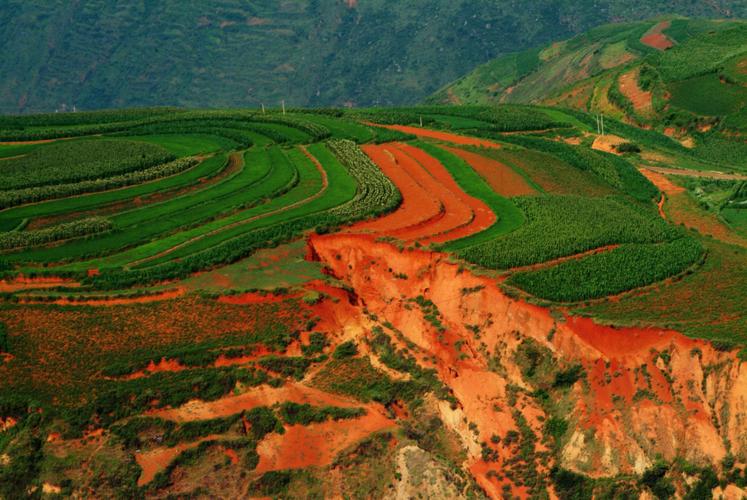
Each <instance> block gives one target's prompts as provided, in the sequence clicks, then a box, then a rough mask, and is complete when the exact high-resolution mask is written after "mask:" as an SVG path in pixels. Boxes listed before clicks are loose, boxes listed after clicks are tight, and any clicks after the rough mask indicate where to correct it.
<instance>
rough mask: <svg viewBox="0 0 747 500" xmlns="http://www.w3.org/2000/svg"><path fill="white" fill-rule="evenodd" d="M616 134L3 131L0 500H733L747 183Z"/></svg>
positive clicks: (373, 118) (736, 492)
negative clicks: (606, 146)
mask: <svg viewBox="0 0 747 500" xmlns="http://www.w3.org/2000/svg"><path fill="white" fill-rule="evenodd" d="M609 127H610V129H611V130H612V131H613V132H614V134H616V136H617V137H619V139H620V141H622V142H620V143H618V144H617V146H618V147H617V148H616V149H615V148H613V149H612V150H613V152H614V153H616V154H612V153H610V152H607V151H600V150H599V143H600V138H602V136H601V135H599V134H597V132H596V130H595V127H594V120H593V118H592V116H591V115H588V114H586V113H583V112H576V111H571V110H560V109H557V108H549V107H540V106H526V105H501V106H428V107H425V106H420V107H400V108H378V109H354V110H342V109H323V110H319V109H294V110H292V111H289V112H287V113H283V112H282V111H280V110H276V109H275V110H267V112H264V113H263V112H261V111H258V110H241V109H225V110H199V109H195V110H185V109H173V108H137V109H125V110H109V111H99V112H91V113H86V112H78V113H50V114H42V115H22V116H0V169H2V172H3V179H4V180H5V181H6V182H5V183H4V184H3V186H2V188H0V498H2V499H15V498H24V497H27V496H31V497H34V498H36V497H41V498H47V497H49V498H58V497H63V498H67V497H71V498H175V497H179V498H186V497H188V498H208V497H209V498H267V497H273V498H391V497H395V496H396V497H398V498H414V497H418V496H421V497H424V498H478V499H481V498H495V499H498V498H505V497H506V496H509V495H510V496H511V497H512V498H514V497H518V498H522V499H525V498H549V497H551V496H552V495H556V496H557V498H560V499H563V500H565V499H569V500H570V499H577V500H582V499H583V500H592V499H594V498H623V497H633V498H638V497H643V498H653V497H657V498H670V497H676V498H692V499H701V498H721V497H722V495H723V497H724V498H741V497H744V495H746V494H747V472H745V470H746V468H745V464H746V463H747V348H746V346H747V315H745V304H746V303H747V218H745V214H747V205H745V203H744V201H745V198H747V189H745V186H746V185H747V174H745V173H744V172H743V173H733V174H725V173H723V172H721V173H714V172H713V170H716V169H720V170H723V169H724V167H725V165H726V164H725V163H723V159H722V158H719V157H714V156H713V155H712V152H711V151H710V150H708V149H707V148H702V147H701V146H700V145H698V144H696V145H694V147H693V148H692V149H690V148H686V147H684V146H682V145H681V144H680V143H679V142H677V141H676V140H673V139H672V138H669V137H667V136H665V135H663V134H660V133H658V132H656V131H653V130H642V129H640V128H637V127H632V126H629V125H625V124H623V123H621V122H618V121H615V120H613V119H610V122H609ZM603 139H604V138H602V140H603ZM622 144H626V145H627V147H622V146H621V145H622ZM632 145H635V148H633V147H631V146H632ZM684 166H687V167H689V168H687V169H684V168H682V167H684ZM674 167H678V168H679V169H678V170H673V168H674Z"/></svg>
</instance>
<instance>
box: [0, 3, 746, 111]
mask: <svg viewBox="0 0 747 500" xmlns="http://www.w3.org/2000/svg"><path fill="white" fill-rule="evenodd" d="M664 13H675V14H682V15H693V16H705V17H724V16H726V17H729V16H747V7H745V6H744V5H743V4H741V3H735V2H730V1H728V0H716V1H712V2H691V1H687V0H674V1H669V2H666V4H663V3H660V2H646V1H642V0H625V1H619V0H601V1H592V0H584V1H580V2H560V3H559V2H556V1H550V0H541V1H535V2H531V3H525V4H523V5H522V7H521V9H516V8H515V2H509V1H507V0H485V1H481V2H474V1H469V0H456V1H453V2H442V1H439V0H425V1H420V2H415V3H413V2H409V3H406V2H389V1H385V0H364V1H360V2H357V1H343V0H313V1H311V0H309V1H303V0H291V1H283V2H277V1H274V0H252V1H247V0H220V1H215V2H211V5H210V7H209V8H208V7H205V4H204V3H202V2H179V1H174V0H170V1H165V2H158V3H154V2H125V3H122V2H115V1H114V0H84V1H80V2H66V1H62V0H56V1H54V2H50V1H40V0H35V1H19V0H3V1H2V2H0V48H2V52H3V58H2V60H0V75H2V78H0V111H1V112H5V113H16V112H47V111H54V110H57V109H72V108H73V106H75V109H78V110H86V109H88V110H90V109H100V108H110V107H129V106H148V105H180V106H188V107H257V106H259V104H260V103H263V102H264V103H266V104H272V105H273V106H276V105H278V104H279V101H280V100H281V99H285V100H286V102H287V103H288V104H289V105H294V106H329V105H335V106H342V105H345V104H352V105H358V106H362V105H388V104H404V103H414V102H418V101H420V100H421V99H423V98H424V97H426V96H427V95H429V94H430V93H432V92H433V91H435V90H436V89H438V88H439V87H441V86H442V85H444V84H446V83H447V82H449V81H451V80H453V79H455V78H457V77H458V76H459V75H462V74H465V73H466V72H468V71H470V70H471V69H472V68H474V67H475V66H476V65H478V64H480V63H484V62H485V61H488V60H490V59H491V58H493V57H496V56H498V55H500V54H504V53H506V52H509V51H516V50H521V49H524V48H528V47H533V46H537V45H541V44H546V43H549V42H551V41H553V40H557V39H562V38H567V37H569V36H572V35H574V34H576V33H580V32H583V31H585V30H587V29H589V28H591V27H593V26H596V25H599V24H600V23H605V22H611V21H621V20H636V19H643V18H647V17H650V16H654V15H658V14H664ZM383 27H386V28H385V29H382V28H383Z"/></svg>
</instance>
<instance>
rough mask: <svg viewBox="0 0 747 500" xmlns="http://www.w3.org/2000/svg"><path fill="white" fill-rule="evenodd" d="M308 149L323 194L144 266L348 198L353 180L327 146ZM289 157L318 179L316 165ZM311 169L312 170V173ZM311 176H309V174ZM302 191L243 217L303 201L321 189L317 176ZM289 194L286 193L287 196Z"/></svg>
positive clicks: (353, 190)
mask: <svg viewBox="0 0 747 500" xmlns="http://www.w3.org/2000/svg"><path fill="white" fill-rule="evenodd" d="M308 150H309V152H310V153H311V154H312V155H314V157H315V158H316V159H317V160H318V161H319V162H320V163H321V164H322V165H323V166H324V170H325V171H326V172H327V179H328V182H329V185H328V187H327V189H326V190H325V191H324V194H323V195H322V196H320V197H319V198H316V199H314V200H311V201H309V202H308V203H303V204H300V205H298V206H295V207H294V208H291V209H290V210H286V211H282V212H279V211H273V212H272V213H270V214H268V215H267V216H265V217H261V218H258V219H256V220H254V221H252V222H251V223H249V224H242V225H238V226H235V227H232V228H230V229H228V230H226V231H221V232H219V233H217V234H214V235H210V236H207V237H204V238H201V239H199V240H197V241H196V242H194V243H192V244H190V245H187V246H185V247H182V248H180V249H179V250H177V251H176V252H173V253H171V254H169V255H165V256H163V257H161V258H159V259H155V260H153V261H150V262H148V265H153V264H158V263H162V262H165V261H168V260H171V259H174V258H179V257H184V256H187V255H190V254H193V253H197V252H200V251H202V250H207V249H209V248H212V247H214V246H216V245H218V244H220V243H223V242H225V241H228V240H230V239H232V238H236V237H238V236H241V235H242V234H245V233H247V232H249V231H253V230H256V229H260V228H266V227H270V226H272V225H276V224H281V223H283V222H288V221H292V220H295V219H299V218H302V217H305V216H308V215H312V214H316V213H320V212H323V211H325V210H329V209H331V208H334V207H336V206H339V205H342V204H343V203H345V202H347V201H349V200H351V199H352V198H353V197H354V196H355V193H356V191H357V185H356V182H355V180H354V179H353V178H352V177H351V176H350V174H349V173H348V171H347V169H346V168H345V167H343V166H342V165H341V164H340V162H339V161H338V160H337V158H336V157H335V156H334V155H333V154H332V153H331V152H330V151H329V150H328V149H327V147H326V146H324V145H323V144H313V145H311V146H309V147H308ZM289 156H290V157H291V159H292V160H293V162H294V164H296V165H298V167H299V169H300V168H305V169H306V173H307V177H306V179H315V178H319V175H318V173H315V172H316V168H315V167H314V166H313V164H312V163H311V162H310V160H309V159H308V158H306V157H305V156H304V155H303V154H302V153H301V152H300V151H298V150H293V151H291V152H289ZM311 169H314V170H313V172H312V170H311ZM312 176H313V177H312ZM304 187H305V189H304V190H303V191H296V192H294V193H293V196H292V197H291V196H286V197H282V196H281V197H278V198H276V199H274V200H272V201H271V202H270V203H269V204H268V206H266V207H262V210H261V212H260V211H259V210H258V211H257V212H260V213H250V214H243V218H245V219H246V218H249V216H255V215H260V214H261V213H267V212H268V209H269V210H270V211H272V210H274V209H275V208H280V207H283V206H287V205H288V204H290V203H294V202H298V201H303V200H304V199H306V198H308V197H309V196H311V195H312V194H313V193H316V192H318V190H319V189H320V188H321V179H320V178H319V180H318V184H316V182H315V181H309V182H307V183H305V185H304ZM290 194H291V193H288V195H290ZM273 204H274V205H273Z"/></svg>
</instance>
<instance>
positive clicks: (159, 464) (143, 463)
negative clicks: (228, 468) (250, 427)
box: [135, 436, 217, 486]
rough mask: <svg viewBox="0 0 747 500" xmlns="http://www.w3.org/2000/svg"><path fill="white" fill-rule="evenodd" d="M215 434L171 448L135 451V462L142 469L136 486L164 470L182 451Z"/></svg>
mask: <svg viewBox="0 0 747 500" xmlns="http://www.w3.org/2000/svg"><path fill="white" fill-rule="evenodd" d="M216 437H217V436H207V437H204V438H201V439H199V440H197V441H194V442H192V443H180V444H177V445H176V446H174V447H173V448H166V447H163V448H155V449H153V450H148V451H146V452H143V453H135V462H137V464H138V465H139V466H140V468H141V469H143V472H142V473H141V474H140V477H139V478H138V480H137V484H138V486H143V485H146V484H148V483H149V482H151V481H152V480H153V478H154V477H156V474H158V473H159V472H161V471H162V470H164V469H165V468H166V467H168V465H169V464H170V463H171V462H172V461H173V460H174V459H175V458H176V457H177V456H179V455H180V454H181V453H182V452H183V451H185V450H189V449H190V448H195V447H197V446H198V445H199V444H200V443H202V442H203V441H209V440H211V439H216Z"/></svg>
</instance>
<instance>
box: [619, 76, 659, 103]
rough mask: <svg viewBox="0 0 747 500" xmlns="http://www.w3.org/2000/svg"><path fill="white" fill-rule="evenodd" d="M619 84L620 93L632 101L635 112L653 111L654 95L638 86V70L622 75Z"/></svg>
mask: <svg viewBox="0 0 747 500" xmlns="http://www.w3.org/2000/svg"><path fill="white" fill-rule="evenodd" d="M618 84H619V88H620V92H622V94H623V95H624V96H625V97H627V98H628V99H629V100H630V102H631V103H632V104H633V109H634V110H636V111H637V112H639V113H645V112H647V111H650V110H651V109H652V107H653V94H652V93H651V92H649V91H646V90H642V89H641V88H640V87H639V86H638V70H636V69H634V70H630V71H627V72H625V73H623V74H622V75H620V78H619V80H618Z"/></svg>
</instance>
